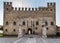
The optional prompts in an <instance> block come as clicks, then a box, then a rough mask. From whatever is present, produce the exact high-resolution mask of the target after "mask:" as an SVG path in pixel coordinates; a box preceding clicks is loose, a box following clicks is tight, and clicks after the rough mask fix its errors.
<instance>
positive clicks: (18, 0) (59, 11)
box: [0, 0, 60, 26]
mask: <svg viewBox="0 0 60 43" xmlns="http://www.w3.org/2000/svg"><path fill="white" fill-rule="evenodd" d="M3 1H11V2H13V6H14V7H22V6H23V7H40V6H41V7H42V6H47V2H56V25H58V26H60V0H23V4H22V0H0V25H3Z"/></svg>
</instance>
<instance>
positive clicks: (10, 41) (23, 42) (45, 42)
mask: <svg viewBox="0 0 60 43" xmlns="http://www.w3.org/2000/svg"><path fill="white" fill-rule="evenodd" d="M0 43H60V38H44V39H43V38H36V37H30V38H29V37H26V38H25V37H22V38H12V37H10V38H8V37H5V38H3V37H2V38H1V37H0Z"/></svg>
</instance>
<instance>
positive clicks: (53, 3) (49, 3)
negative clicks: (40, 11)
mask: <svg viewBox="0 0 60 43" xmlns="http://www.w3.org/2000/svg"><path fill="white" fill-rule="evenodd" d="M47 5H48V6H55V2H48V3H47Z"/></svg>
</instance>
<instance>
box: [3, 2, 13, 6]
mask: <svg viewBox="0 0 60 43" xmlns="http://www.w3.org/2000/svg"><path fill="white" fill-rule="evenodd" d="M4 5H12V2H4Z"/></svg>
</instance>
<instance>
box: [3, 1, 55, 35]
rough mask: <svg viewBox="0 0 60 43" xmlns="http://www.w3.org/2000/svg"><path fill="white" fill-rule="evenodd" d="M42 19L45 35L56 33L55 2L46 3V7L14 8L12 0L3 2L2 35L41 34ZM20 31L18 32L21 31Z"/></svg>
mask: <svg viewBox="0 0 60 43" xmlns="http://www.w3.org/2000/svg"><path fill="white" fill-rule="evenodd" d="M43 20H44V21H45V27H46V30H47V35H56V4H55V2H51V3H49V2H48V3H47V7H38V8H14V7H13V6H12V2H4V20H3V21H4V22H3V33H4V35H18V33H19V30H21V31H22V34H29V31H30V34H38V35H40V34H42V28H43V27H44V25H42V23H43ZM21 31H20V32H21Z"/></svg>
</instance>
